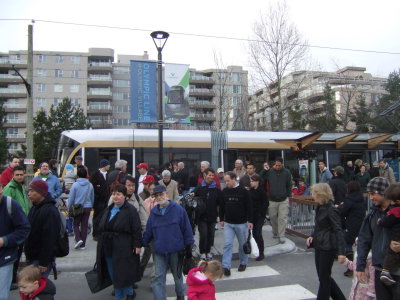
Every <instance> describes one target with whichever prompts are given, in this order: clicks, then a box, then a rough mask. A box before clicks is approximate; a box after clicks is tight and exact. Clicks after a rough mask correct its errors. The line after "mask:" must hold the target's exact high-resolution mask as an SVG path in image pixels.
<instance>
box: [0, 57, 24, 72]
mask: <svg viewBox="0 0 400 300" xmlns="http://www.w3.org/2000/svg"><path fill="white" fill-rule="evenodd" d="M27 63H28V62H27V61H26V60H20V59H10V58H8V57H4V56H3V57H0V68H4V69H12V65H15V67H16V68H17V69H26V68H27V67H28V65H27Z"/></svg>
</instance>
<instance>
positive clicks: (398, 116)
mask: <svg viewBox="0 0 400 300" xmlns="http://www.w3.org/2000/svg"><path fill="white" fill-rule="evenodd" d="M385 90H386V91H387V92H388V93H389V94H388V95H383V96H382V97H381V98H380V99H379V100H378V101H377V102H376V104H375V105H373V107H374V111H375V112H376V115H375V119H374V121H373V123H374V125H375V127H376V131H377V132H396V131H397V130H396V128H395V127H394V126H393V125H392V124H390V122H388V121H387V120H386V119H385V118H382V117H381V116H379V114H380V113H382V112H383V111H385V110H386V109H387V108H388V107H389V106H390V105H393V104H394V103H399V101H400V70H398V71H393V72H392V73H390V74H389V77H388V82H387V83H386V85H385ZM387 117H388V118H390V120H391V121H392V122H393V123H394V124H395V126H397V128H400V108H397V109H396V110H394V111H393V112H392V113H390V114H388V115H387Z"/></svg>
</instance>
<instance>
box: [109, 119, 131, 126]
mask: <svg viewBox="0 0 400 300" xmlns="http://www.w3.org/2000/svg"><path fill="white" fill-rule="evenodd" d="M113 124H114V126H128V124H129V123H128V119H114V120H113Z"/></svg>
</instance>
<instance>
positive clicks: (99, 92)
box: [88, 89, 112, 100]
mask: <svg viewBox="0 0 400 300" xmlns="http://www.w3.org/2000/svg"><path fill="white" fill-rule="evenodd" d="M88 99H89V100H90V99H110V100H111V99H112V92H111V90H109V89H89V91H88Z"/></svg>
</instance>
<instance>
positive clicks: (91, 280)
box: [85, 264, 112, 294]
mask: <svg viewBox="0 0 400 300" xmlns="http://www.w3.org/2000/svg"><path fill="white" fill-rule="evenodd" d="M85 277H86V281H87V284H88V286H89V289H90V291H91V292H92V293H93V294H94V293H97V292H100V291H101V290H104V289H105V288H107V287H109V286H110V285H112V281H111V279H110V278H109V277H107V278H106V279H105V280H103V281H102V282H100V280H99V274H98V271H97V264H94V267H93V270H90V271H89V272H86V273H85Z"/></svg>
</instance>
